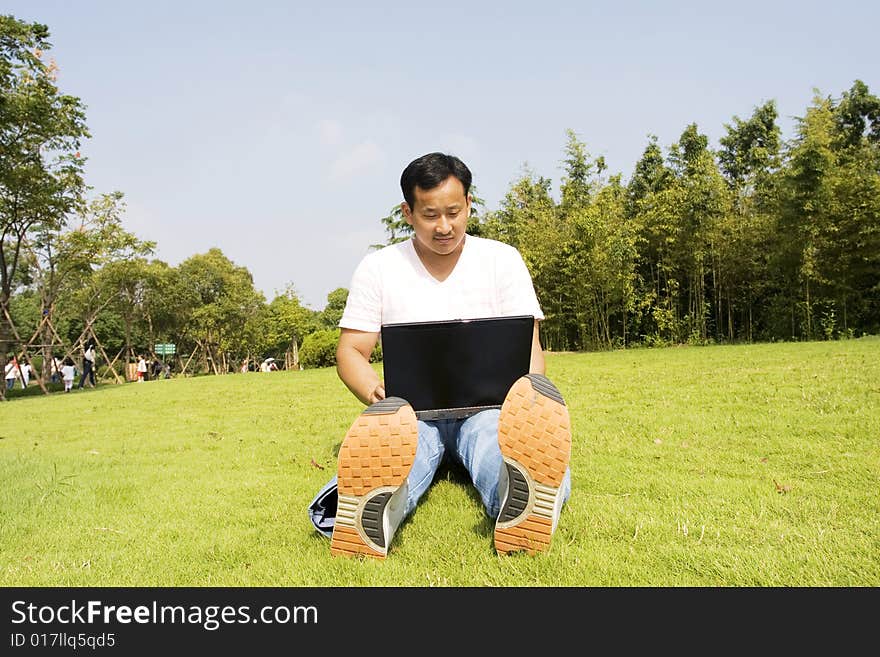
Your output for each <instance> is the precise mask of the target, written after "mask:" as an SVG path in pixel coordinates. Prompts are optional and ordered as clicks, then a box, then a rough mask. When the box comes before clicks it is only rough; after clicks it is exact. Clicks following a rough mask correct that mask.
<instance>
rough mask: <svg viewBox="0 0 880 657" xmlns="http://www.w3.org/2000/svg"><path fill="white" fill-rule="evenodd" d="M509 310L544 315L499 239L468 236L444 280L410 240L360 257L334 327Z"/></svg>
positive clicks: (373, 327)
mask: <svg viewBox="0 0 880 657" xmlns="http://www.w3.org/2000/svg"><path fill="white" fill-rule="evenodd" d="M512 315H532V316H534V318H535V319H544V314H543V313H542V312H541V306H540V305H539V304H538V298H537V296H536V295H535V288H534V286H533V285H532V278H531V276H530V275H529V270H528V269H527V268H526V265H525V263H524V262H523V259H522V256H521V255H520V254H519V251H517V250H516V249H515V248H513V247H512V246H510V245H508V244H504V243H503V242H498V241H495V240H489V239H484V238H480V237H474V236H473V235H468V236H467V237H465V240H464V245H463V247H462V252H461V256H460V257H459V260H458V262H457V263H456V265H455V269H453V270H452V273H451V274H450V275H449V276H448V277H447V279H446V280H445V281H438V280H437V279H436V278H434V277H433V276H431V274H430V273H429V272H428V270H427V269H425V266H424V265H423V264H422V261H421V260H419V256H418V254H417V253H416V250H415V246H414V245H413V240H411V239H410V240H407V241H406V242H401V243H399V244H394V245H391V246H386V247H385V248H383V249H380V250H379V251H374V252H372V253H369V254H367V255H366V256H364V258H363V260H361V262H360V264H359V265H358V266H357V269H355V272H354V275H353V276H352V279H351V286H350V288H349V293H348V301H347V302H346V304H345V311H344V312H343V314H342V319H341V320H340V321H339V326H340V327H342V328H349V329H356V330H358V331H368V332H371V333H378V332H379V331H380V330H381V328H382V324H395V323H398V322H424V321H439V320H449V319H477V318H480V317H509V316H512Z"/></svg>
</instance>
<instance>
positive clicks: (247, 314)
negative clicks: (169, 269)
mask: <svg viewBox="0 0 880 657" xmlns="http://www.w3.org/2000/svg"><path fill="white" fill-rule="evenodd" d="M179 270H180V276H181V281H182V283H183V285H182V287H183V288H184V289H186V290H188V298H187V304H186V306H185V309H184V310H183V312H184V313H185V323H186V325H187V326H189V327H191V328H190V331H191V336H192V340H193V341H194V342H195V345H196V346H197V347H199V348H201V350H202V352H201V353H202V366H203V369H205V370H206V371H207V370H213V372H214V373H215V374H219V373H221V372H223V373H226V372H228V371H229V365H230V363H231V362H238V361H240V360H241V359H242V358H243V357H244V356H245V355H246V354H247V353H248V351H249V345H248V343H247V335H246V332H245V327H246V325H247V322H248V320H249V319H250V318H251V317H253V316H254V315H255V314H256V313H257V312H258V311H259V309H260V307H261V306H262V305H263V304H264V303H265V300H264V299H263V295H262V294H261V293H259V292H257V291H256V290H255V289H254V281H253V277H252V276H251V273H250V272H249V271H248V270H247V269H246V268H245V267H239V266H237V265H235V264H234V263H233V262H232V261H230V260H229V259H228V258H227V257H226V256H225V255H224V254H223V252H222V251H221V250H220V249H217V248H212V249H210V250H209V251H208V252H207V253H203V254H199V255H194V256H192V257H190V258H188V259H187V260H184V261H183V262H182V263H180V266H179Z"/></svg>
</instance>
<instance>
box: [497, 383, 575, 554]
mask: <svg viewBox="0 0 880 657" xmlns="http://www.w3.org/2000/svg"><path fill="white" fill-rule="evenodd" d="M498 444H499V446H500V448H501V453H502V454H503V456H504V458H505V461H506V462H507V468H508V482H509V483H508V486H509V488H508V496H507V500H506V501H505V504H504V507H503V508H502V509H501V513H500V514H499V517H498V523H499V524H498V525H497V526H496V528H495V549H496V551H497V552H499V553H501V554H506V553H509V552H518V551H526V552H528V553H529V554H535V553H536V552H543V551H546V550H548V549H549V547H550V538H551V535H552V533H553V521H552V513H549V514H548V512H547V506H548V500H549V499H552V493H553V492H555V491H556V490H557V489H558V488H559V486H560V485H561V484H562V480H563V478H564V477H565V472H566V469H567V468H568V463H569V460H570V458H571V422H570V418H569V415H568V409H567V407H566V406H565V402H564V401H563V399H562V395H561V394H560V393H559V391H558V390H557V389H556V387H555V386H554V385H553V384H552V383H551V382H550V380H549V379H547V378H546V377H544V376H542V375H539V374H529V375H526V376H523V377H521V378H520V379H518V380H517V381H516V383H514V384H513V386H511V388H510V391H509V392H508V394H507V396H506V398H505V400H504V403H503V404H502V406H501V415H500V417H499V420H498ZM510 461H514V462H516V463H517V464H519V466H521V467H523V468H524V469H526V470H527V472H528V476H529V477H530V478H531V480H532V482H534V486H533V485H532V484H529V482H528V480H527V478H526V477H525V476H524V475H523V474H522V473H520V472H519V470H518V469H517V467H516V466H514V465H512V464H511V463H510ZM523 485H525V487H526V489H527V491H526V493H525V497H526V500H525V502H523V499H522V498H523V496H524V495H523V491H522V487H523ZM533 498H534V499H533ZM530 505H531V506H530ZM551 506H552V504H551ZM527 509H530V511H529V512H526V510H527ZM548 515H549V516H550V517H547V516H548ZM517 519H519V520H518V521H517ZM502 523H508V525H507V526H502Z"/></svg>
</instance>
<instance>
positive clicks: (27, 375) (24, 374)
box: [18, 358, 34, 388]
mask: <svg viewBox="0 0 880 657" xmlns="http://www.w3.org/2000/svg"><path fill="white" fill-rule="evenodd" d="M18 370H19V373H20V375H21V387H22V388H27V387H28V384H29V383H30V380H31V374H32V373H33V371H34V368H33V367H31V364H30V363H29V362H28V360H27V358H22V359H21V362H20V363H19V364H18Z"/></svg>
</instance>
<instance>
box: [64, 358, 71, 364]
mask: <svg viewBox="0 0 880 657" xmlns="http://www.w3.org/2000/svg"><path fill="white" fill-rule="evenodd" d="M64 364H65V365H73V359H72V358H71V357H70V356H68V357H67V358H65V359H64Z"/></svg>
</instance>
